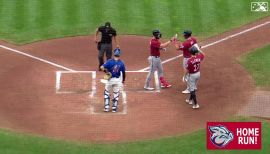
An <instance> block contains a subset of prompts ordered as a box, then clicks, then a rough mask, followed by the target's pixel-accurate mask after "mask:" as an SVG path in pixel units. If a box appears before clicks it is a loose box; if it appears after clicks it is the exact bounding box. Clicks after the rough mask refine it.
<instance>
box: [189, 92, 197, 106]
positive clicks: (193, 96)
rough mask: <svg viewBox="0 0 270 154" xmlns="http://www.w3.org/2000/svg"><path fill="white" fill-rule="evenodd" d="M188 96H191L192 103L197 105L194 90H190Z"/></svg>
mask: <svg viewBox="0 0 270 154" xmlns="http://www.w3.org/2000/svg"><path fill="white" fill-rule="evenodd" d="M190 97H191V98H192V100H193V102H194V105H197V98H196V93H195V90H194V91H191V92H190Z"/></svg>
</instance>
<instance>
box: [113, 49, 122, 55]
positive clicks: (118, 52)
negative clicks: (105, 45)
mask: <svg viewBox="0 0 270 154" xmlns="http://www.w3.org/2000/svg"><path fill="white" fill-rule="evenodd" d="M113 55H114V56H115V57H120V55H121V50H120V49H119V48H115V49H114V50H113Z"/></svg>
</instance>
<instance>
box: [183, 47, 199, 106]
mask: <svg viewBox="0 0 270 154" xmlns="http://www.w3.org/2000/svg"><path fill="white" fill-rule="evenodd" d="M189 51H190V54H191V57H190V58H189V59H188V61H187V67H186V70H185V75H186V76H187V84H188V90H189V91H190V97H189V99H186V102H187V103H188V104H190V105H193V106H192V108H193V109H198V108H199V107H200V106H199V104H198V102H197V98H196V91H195V88H196V85H197V82H198V80H199V79H200V66H201V62H202V61H203V59H204V53H203V52H202V51H201V50H200V49H199V48H198V47H196V46H193V47H191V48H190V49H189Z"/></svg>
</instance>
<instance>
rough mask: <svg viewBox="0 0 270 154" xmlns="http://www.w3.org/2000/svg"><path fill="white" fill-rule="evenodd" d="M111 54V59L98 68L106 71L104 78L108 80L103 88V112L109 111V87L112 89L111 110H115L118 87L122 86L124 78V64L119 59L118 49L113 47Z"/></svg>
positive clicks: (119, 52)
mask: <svg viewBox="0 0 270 154" xmlns="http://www.w3.org/2000/svg"><path fill="white" fill-rule="evenodd" d="M113 55H114V57H113V59H110V60H108V61H107V62H106V63H105V64H103V65H102V66H101V67H100V69H101V70H103V71H104V72H105V73H106V75H105V76H104V79H107V80H108V82H107V83H106V84H105V90H104V112H109V111H110V91H111V89H112V91H113V99H112V101H113V104H112V112H117V106H118V100H119V93H120V89H121V88H122V86H123V83H124V82H125V78H126V72H125V71H126V69H125V64H124V63H123V62H122V61H121V60H120V55H121V51H120V49H119V48H116V49H114V53H113ZM121 74H122V75H121Z"/></svg>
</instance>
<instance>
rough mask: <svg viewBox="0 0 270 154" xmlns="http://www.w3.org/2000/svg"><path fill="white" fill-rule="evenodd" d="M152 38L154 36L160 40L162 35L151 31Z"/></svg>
mask: <svg viewBox="0 0 270 154" xmlns="http://www.w3.org/2000/svg"><path fill="white" fill-rule="evenodd" d="M152 33H153V36H155V38H156V39H160V38H161V37H162V34H161V32H160V31H159V30H153V32H152Z"/></svg>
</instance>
